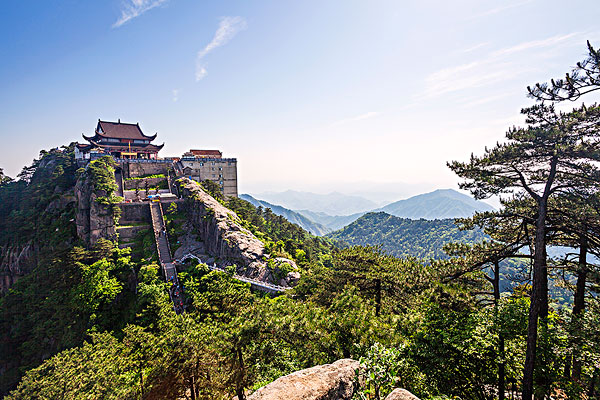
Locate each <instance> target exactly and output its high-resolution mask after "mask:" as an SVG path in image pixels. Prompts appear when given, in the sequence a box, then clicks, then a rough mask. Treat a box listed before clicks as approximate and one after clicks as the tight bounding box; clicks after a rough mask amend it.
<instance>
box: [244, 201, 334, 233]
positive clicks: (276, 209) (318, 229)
mask: <svg viewBox="0 0 600 400" xmlns="http://www.w3.org/2000/svg"><path fill="white" fill-rule="evenodd" d="M239 197H240V199H243V200H246V201H247V202H249V203H251V204H252V205H253V206H255V207H262V208H270V209H271V211H273V213H274V214H277V215H280V216H282V217H284V218H285V219H287V220H288V221H290V222H291V223H293V224H296V225H299V226H300V227H302V228H303V229H304V230H306V231H308V232H310V233H312V234H313V235H317V236H323V235H325V234H326V233H328V232H331V231H333V229H328V228H326V227H325V226H323V225H321V224H319V223H316V222H314V221H311V220H310V219H309V218H307V217H305V216H304V215H302V214H300V213H298V212H295V211H292V210H288V209H287V208H285V207H281V206H278V205H276V204H271V203H268V202H266V201H263V200H258V199H255V198H254V197H252V196H250V195H249V194H241V195H240V196H239Z"/></svg>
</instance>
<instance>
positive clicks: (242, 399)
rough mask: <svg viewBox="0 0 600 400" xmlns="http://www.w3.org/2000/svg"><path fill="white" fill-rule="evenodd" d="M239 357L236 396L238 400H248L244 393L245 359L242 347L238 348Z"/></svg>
mask: <svg viewBox="0 0 600 400" xmlns="http://www.w3.org/2000/svg"><path fill="white" fill-rule="evenodd" d="M237 356H238V367H239V372H238V376H237V378H238V379H236V382H235V394H236V395H237V398H238V400H246V394H245V393H244V357H243V354H242V349H241V348H240V347H238V348H237Z"/></svg>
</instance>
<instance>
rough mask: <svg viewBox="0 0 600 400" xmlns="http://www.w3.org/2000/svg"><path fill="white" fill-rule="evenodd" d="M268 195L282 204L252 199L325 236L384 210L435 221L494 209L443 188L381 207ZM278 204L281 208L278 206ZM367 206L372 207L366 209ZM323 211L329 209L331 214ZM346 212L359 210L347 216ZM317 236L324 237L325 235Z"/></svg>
mask: <svg viewBox="0 0 600 400" xmlns="http://www.w3.org/2000/svg"><path fill="white" fill-rule="evenodd" d="M266 195H268V196H269V198H270V199H276V200H277V199H279V202H277V201H276V200H271V201H270V200H269V199H267V201H265V200H258V199H256V197H254V196H250V197H252V198H253V199H254V201H255V202H258V201H262V202H264V203H265V204H269V206H266V205H263V207H269V208H271V209H272V210H273V212H275V213H276V214H278V215H282V216H284V217H286V218H288V217H287V215H290V218H293V219H296V220H298V221H300V219H299V217H298V216H297V215H295V214H301V216H303V217H305V218H306V219H308V220H309V221H310V222H303V224H305V225H306V226H309V225H310V223H312V224H314V227H313V228H312V230H311V229H307V230H308V231H309V232H323V231H322V229H323V228H324V229H325V230H324V232H325V233H327V232H333V231H336V230H338V229H340V228H343V227H344V226H347V225H348V224H351V223H352V222H354V221H356V220H357V219H358V218H360V217H361V216H363V215H364V214H366V213H367V212H369V211H373V212H378V211H384V212H386V213H388V214H391V215H394V216H396V217H401V218H410V219H421V218H424V219H428V220H434V219H444V218H463V217H470V216H471V215H473V214H474V213H475V212H478V211H491V210H494V208H493V207H492V206H490V205H489V204H487V203H484V202H482V201H477V200H475V199H473V198H472V197H470V196H467V195H465V194H462V193H459V192H457V191H456V190H452V189H439V190H436V191H433V192H430V193H424V194H420V195H418V196H414V197H411V198H408V199H406V200H400V201H396V202H394V203H390V204H388V205H386V206H384V207H381V208H377V207H376V206H374V204H375V203H373V202H372V201H370V200H367V199H364V198H361V197H360V196H347V195H344V194H341V193H330V194H328V195H323V194H315V193H308V192H297V191H293V190H288V191H286V192H281V193H270V194H266ZM242 196H244V195H242ZM248 196H249V195H248ZM257 196H259V195H257ZM240 197H241V196H240ZM248 201H250V200H248ZM250 202H252V201H250ZM275 203H277V204H281V205H279V206H278V205H276V204H275ZM253 204H254V203H253ZM255 205H256V204H255ZM367 206H372V207H371V208H368V209H365V207H367ZM274 207H281V208H282V210H279V211H277V210H275V209H274ZM323 210H329V212H327V211H323ZM344 210H358V211H356V212H353V213H344V212H343V211H344ZM290 213H294V214H290ZM288 219H289V218H288ZM292 222H294V221H292ZM295 223H298V222H295ZM298 225H300V226H303V225H302V224H300V223H298ZM319 226H320V228H319ZM305 229H306V228H305ZM315 234H317V235H323V233H315Z"/></svg>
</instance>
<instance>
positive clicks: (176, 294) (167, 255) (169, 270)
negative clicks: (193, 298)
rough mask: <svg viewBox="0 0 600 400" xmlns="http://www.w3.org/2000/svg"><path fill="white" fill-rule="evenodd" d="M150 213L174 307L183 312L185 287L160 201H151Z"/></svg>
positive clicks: (161, 263) (178, 312)
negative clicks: (180, 276)
mask: <svg viewBox="0 0 600 400" xmlns="http://www.w3.org/2000/svg"><path fill="white" fill-rule="evenodd" d="M150 215H151V217H152V228H153V229H154V239H155V240H156V251H157V252H158V260H159V261H160V265H161V267H162V269H163V273H164V275H165V280H166V281H167V283H169V284H170V286H169V296H170V297H171V301H172V302H173V309H174V310H175V312H176V313H177V314H181V313H183V312H184V311H185V307H184V305H183V287H182V286H181V284H180V282H179V278H178V277H177V269H176V268H175V264H174V263H173V260H172V259H171V247H170V246H169V240H168V238H167V229H166V226H165V219H164V218H163V212H162V205H161V204H160V202H155V201H151V202H150Z"/></svg>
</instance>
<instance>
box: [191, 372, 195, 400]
mask: <svg viewBox="0 0 600 400" xmlns="http://www.w3.org/2000/svg"><path fill="white" fill-rule="evenodd" d="M189 385H190V393H191V395H192V400H196V385H194V377H193V376H192V377H191V378H190V379H189Z"/></svg>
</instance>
